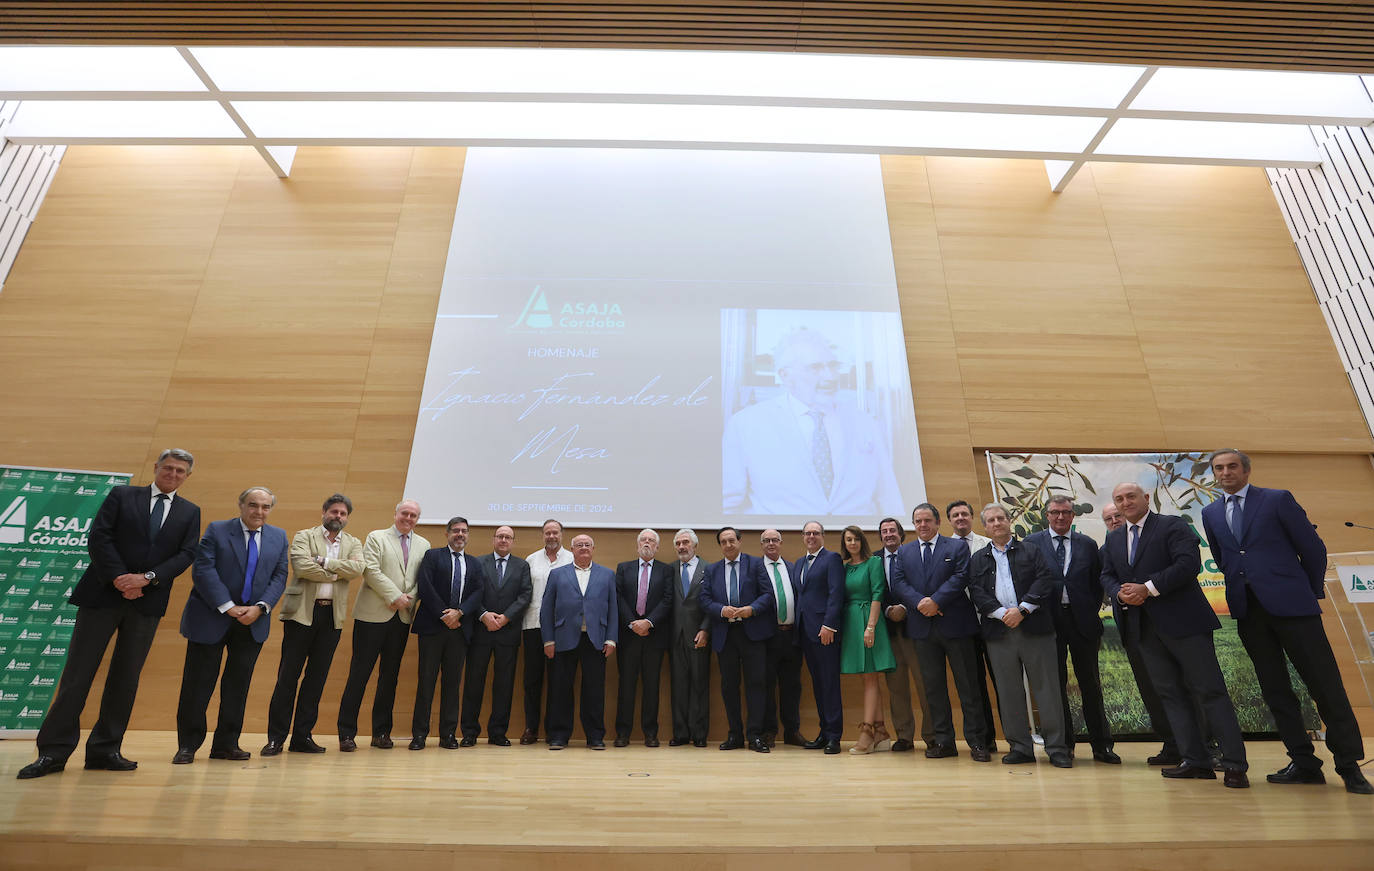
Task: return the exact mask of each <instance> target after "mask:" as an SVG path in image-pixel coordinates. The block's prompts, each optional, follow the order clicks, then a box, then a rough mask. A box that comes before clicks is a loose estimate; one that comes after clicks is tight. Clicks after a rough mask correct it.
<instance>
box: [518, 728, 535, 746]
mask: <svg viewBox="0 0 1374 871" xmlns="http://www.w3.org/2000/svg"><path fill="white" fill-rule="evenodd" d="M520 743H521V744H538V743H539V733H538V732H535V731H534V730H533V729H526V730H525V731H523V732H521V733H520Z"/></svg>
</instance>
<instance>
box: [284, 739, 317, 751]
mask: <svg viewBox="0 0 1374 871" xmlns="http://www.w3.org/2000/svg"><path fill="white" fill-rule="evenodd" d="M286 749H287V750H290V751H291V752H292V753H323V752H324V748H323V747H321V746H320V745H319V744H316V743H315V739H314V738H311V737H310V736H308V735H307V736H306V737H304V738H295V739H293V740H292V741H291V744H290V745H289V746H288V747H287V748H286Z"/></svg>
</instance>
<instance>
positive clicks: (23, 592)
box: [5, 584, 33, 596]
mask: <svg viewBox="0 0 1374 871" xmlns="http://www.w3.org/2000/svg"><path fill="white" fill-rule="evenodd" d="M32 594H33V590H31V589H29V588H28V587H21V586H19V585H18V584H10V588H9V589H8V590H6V591H5V595H6V596H29V595H32Z"/></svg>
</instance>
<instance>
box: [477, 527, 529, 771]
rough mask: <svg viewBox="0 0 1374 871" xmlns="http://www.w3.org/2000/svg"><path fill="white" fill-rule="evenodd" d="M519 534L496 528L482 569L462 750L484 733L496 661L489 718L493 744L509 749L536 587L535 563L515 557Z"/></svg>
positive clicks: (489, 730)
mask: <svg viewBox="0 0 1374 871" xmlns="http://www.w3.org/2000/svg"><path fill="white" fill-rule="evenodd" d="M514 545H515V530H514V529H512V528H511V527H509V526H498V527H496V532H495V534H493V535H492V537H491V546H492V552H491V553H489V554H487V555H486V556H484V557H482V558H481V559H480V560H478V562H480V563H481V566H482V579H483V584H482V605H481V609H480V610H479V611H478V614H477V625H476V626H475V627H473V639H472V649H471V650H469V651H468V664H467V675H466V676H465V677H464V678H463V717H462V721H461V727H462V730H463V740H462V746H464V747H471V746H472V745H474V744H476V743H477V735H478V733H480V732H481V731H482V729H481V726H480V725H479V723H478V718H479V716H480V715H481V713H482V690H483V688H484V686H485V685H486V682H487V664H488V663H490V662H491V661H492V660H493V659H494V660H495V661H496V672H495V673H494V674H493V675H492V678H491V716H490V717H488V718H487V743H488V744H495V745H497V746H498V747H509V746H510V739H509V738H507V737H506V730H507V729H508V728H509V727H510V705H511V697H512V695H513V694H514V693H515V660H516V657H517V655H518V654H519V652H520V621H521V620H522V619H523V618H524V616H525V609H526V608H528V607H529V606H530V596H531V595H532V590H533V585H532V582H531V581H530V564H529V563H527V562H525V561H524V560H523V559H521V558H520V557H518V556H515V555H514V554H512V553H511V547H513V546H514Z"/></svg>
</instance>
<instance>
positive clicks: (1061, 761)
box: [1050, 753, 1073, 768]
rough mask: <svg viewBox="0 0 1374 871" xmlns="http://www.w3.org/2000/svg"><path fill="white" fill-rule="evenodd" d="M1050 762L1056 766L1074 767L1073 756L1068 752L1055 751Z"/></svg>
mask: <svg viewBox="0 0 1374 871" xmlns="http://www.w3.org/2000/svg"><path fill="white" fill-rule="evenodd" d="M1050 764H1051V765H1053V766H1054V767H1055V768H1073V757H1072V756H1070V755H1069V754H1067V753H1055V754H1053V755H1051V756H1050Z"/></svg>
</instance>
